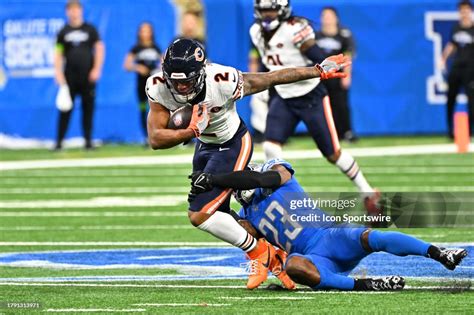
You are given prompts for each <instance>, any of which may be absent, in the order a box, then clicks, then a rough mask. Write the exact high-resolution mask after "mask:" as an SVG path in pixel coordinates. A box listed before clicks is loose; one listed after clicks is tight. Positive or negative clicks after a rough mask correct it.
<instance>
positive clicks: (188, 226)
mask: <svg viewBox="0 0 474 315" xmlns="http://www.w3.org/2000/svg"><path fill="white" fill-rule="evenodd" d="M189 229H195V227H194V226H192V225H191V224H180V225H176V224H175V225H166V224H159V225H90V226H87V225H81V226H72V225H71V226H64V225H60V226H57V225H49V226H34V225H32V226H13V227H0V231H15V232H21V231H77V230H83V231H96V230H97V231H101V230H119V231H121V230H189Z"/></svg>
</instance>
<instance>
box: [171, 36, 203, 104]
mask: <svg viewBox="0 0 474 315" xmlns="http://www.w3.org/2000/svg"><path fill="white" fill-rule="evenodd" d="M205 65H206V54H205V52H204V48H203V47H202V46H201V44H199V43H198V42H197V41H195V40H191V39H178V40H176V41H174V42H173V44H171V46H170V47H168V49H167V50H166V53H165V57H164V58H163V63H162V69H163V76H164V79H165V82H166V86H167V88H168V89H169V90H170V92H171V95H172V96H173V98H174V100H175V101H176V102H178V103H182V104H186V103H190V102H191V101H192V100H193V99H194V98H196V97H197V96H198V95H199V93H201V92H202V91H203V89H204V87H205V84H206V71H205Z"/></svg>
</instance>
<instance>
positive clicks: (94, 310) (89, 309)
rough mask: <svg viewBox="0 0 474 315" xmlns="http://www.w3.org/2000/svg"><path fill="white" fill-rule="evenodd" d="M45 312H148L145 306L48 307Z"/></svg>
mask: <svg viewBox="0 0 474 315" xmlns="http://www.w3.org/2000/svg"><path fill="white" fill-rule="evenodd" d="M44 312H50V313H95V312H99V313H133V312H146V309H144V308H48V309H46V310H44Z"/></svg>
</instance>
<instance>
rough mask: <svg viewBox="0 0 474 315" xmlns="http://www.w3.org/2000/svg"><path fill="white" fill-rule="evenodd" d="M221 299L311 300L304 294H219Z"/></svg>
mask: <svg viewBox="0 0 474 315" xmlns="http://www.w3.org/2000/svg"><path fill="white" fill-rule="evenodd" d="M219 299H222V300H244V301H245V300H247V301H249V300H312V299H313V298H312V297H306V296H242V297H241V296H220V297H219Z"/></svg>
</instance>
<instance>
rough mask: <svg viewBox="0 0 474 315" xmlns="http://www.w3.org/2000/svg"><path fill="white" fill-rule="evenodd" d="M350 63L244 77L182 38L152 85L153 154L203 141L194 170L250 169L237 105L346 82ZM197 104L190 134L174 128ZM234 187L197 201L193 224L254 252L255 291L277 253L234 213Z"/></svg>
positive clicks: (335, 59) (339, 60) (331, 61)
mask: <svg viewBox="0 0 474 315" xmlns="http://www.w3.org/2000/svg"><path fill="white" fill-rule="evenodd" d="M349 63H350V60H349V59H348V58H346V57H344V56H342V55H339V56H332V57H329V58H328V59H327V60H325V61H324V62H322V63H321V65H316V66H315V67H300V68H292V69H283V70H279V71H273V72H267V73H241V72H240V71H238V70H237V69H235V68H232V67H226V66H222V65H219V64H209V63H206V55H205V51H204V49H203V47H202V46H201V45H200V44H199V43H198V42H196V41H195V40H191V39H177V40H175V41H174V42H173V43H172V44H171V45H170V47H168V49H167V50H166V53H165V55H164V59H163V63H162V69H163V71H162V72H158V73H157V74H155V75H153V76H151V77H150V78H148V80H147V84H146V93H147V96H148V100H149V104H150V112H149V115H148V139H149V144H150V146H151V147H152V148H153V149H166V148H170V147H173V146H176V145H178V144H180V143H182V142H185V141H188V140H190V139H192V138H197V143H196V149H195V153H194V158H193V171H204V172H208V173H221V172H230V171H238V170H243V169H244V168H245V167H246V166H247V164H248V162H249V160H250V158H251V155H252V150H253V146H252V141H251V138H250V135H249V133H248V131H247V128H246V126H245V124H244V123H243V122H242V120H241V119H240V117H239V115H238V114H237V110H236V107H235V101H237V100H239V99H240V98H242V97H243V96H245V95H251V94H254V93H258V92H260V91H263V90H265V89H268V88H270V87H271V86H274V85H277V84H285V83H290V82H295V81H298V80H304V79H311V78H316V77H320V78H321V79H329V78H337V77H343V76H344V74H343V73H336V71H337V70H339V69H340V68H341V67H342V66H344V65H346V64H349ZM183 106H193V115H192V119H191V122H190V124H189V126H188V128H187V129H179V130H172V129H167V125H168V121H169V117H170V111H174V110H176V109H178V108H181V107H183ZM230 194H231V189H227V188H219V187H216V188H214V189H212V190H211V191H209V192H206V193H203V194H200V195H199V196H196V198H193V199H192V200H190V205H189V211H188V216H189V219H190V221H191V223H192V224H193V225H194V226H196V227H197V228H199V229H200V230H203V231H206V232H208V233H210V234H212V235H214V236H215V237H217V238H220V239H221V240H223V241H226V242H228V243H230V244H232V245H234V246H237V247H239V248H241V249H242V250H244V251H246V252H247V254H248V256H249V257H250V259H252V260H257V262H258V268H257V269H258V273H256V274H255V275H252V276H251V277H249V282H248V283H247V287H248V288H250V289H252V288H255V287H257V286H258V285H259V284H260V283H261V282H263V281H265V279H266V277H267V273H268V268H267V267H268V266H269V265H270V263H271V260H272V258H273V257H274V256H275V250H274V249H273V247H272V246H270V245H269V244H267V243H266V242H265V241H260V242H258V241H257V240H256V239H255V238H254V237H253V236H252V235H250V234H249V233H247V231H245V229H243V228H242V227H241V226H240V225H239V224H238V223H237V222H236V221H235V220H234V219H233V218H232V216H231V215H230V214H229V211H230V208H229V199H230Z"/></svg>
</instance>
